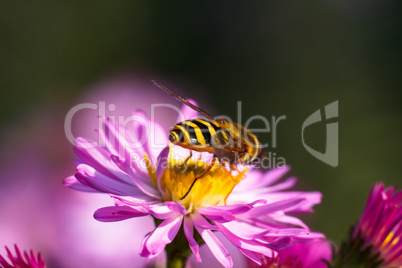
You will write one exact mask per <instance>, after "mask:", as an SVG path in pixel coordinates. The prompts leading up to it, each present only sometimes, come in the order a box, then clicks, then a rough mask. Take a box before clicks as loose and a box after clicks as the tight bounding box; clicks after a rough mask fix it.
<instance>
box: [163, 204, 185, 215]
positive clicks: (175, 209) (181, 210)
mask: <svg viewBox="0 0 402 268" xmlns="http://www.w3.org/2000/svg"><path fill="white" fill-rule="evenodd" d="M165 205H166V206H167V207H168V208H169V209H170V210H171V211H172V212H175V213H177V214H181V215H187V214H188V213H189V212H188V211H187V210H186V209H185V208H184V207H183V206H182V205H181V204H179V203H176V202H172V201H166V202H165Z"/></svg>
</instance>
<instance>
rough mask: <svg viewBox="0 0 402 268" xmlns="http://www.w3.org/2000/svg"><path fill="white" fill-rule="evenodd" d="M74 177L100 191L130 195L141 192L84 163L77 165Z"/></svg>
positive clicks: (131, 185)
mask: <svg viewBox="0 0 402 268" xmlns="http://www.w3.org/2000/svg"><path fill="white" fill-rule="evenodd" d="M75 177H76V178H77V180H79V181H80V182H81V183H82V184H85V185H86V186H89V187H92V188H94V189H96V190H98V191H100V192H105V193H112V194H116V195H132V196H135V195H141V194H142V192H141V191H140V190H139V189H138V188H137V187H135V186H134V185H133V184H127V183H122V182H120V181H116V180H114V179H112V178H110V177H108V176H106V175H104V174H102V173H100V172H99V171H97V170H95V169H94V168H93V167H91V166H88V165H85V164H81V165H78V166H77V174H76V175H75Z"/></svg>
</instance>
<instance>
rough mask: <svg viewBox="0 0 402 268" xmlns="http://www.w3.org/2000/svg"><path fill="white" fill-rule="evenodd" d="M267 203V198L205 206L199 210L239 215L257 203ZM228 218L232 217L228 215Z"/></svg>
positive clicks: (207, 213)
mask: <svg viewBox="0 0 402 268" xmlns="http://www.w3.org/2000/svg"><path fill="white" fill-rule="evenodd" d="M265 203H266V200H256V201H254V202H252V203H250V204H236V205H228V206H214V207H205V208H198V209H197V211H198V212H200V213H201V214H205V215H210V214H211V215H215V214H222V216H223V217H225V216H224V215H238V214H243V213H246V212H248V211H249V210H251V209H252V208H253V207H254V206H255V205H256V204H265ZM227 218H228V219H230V218H231V217H230V216H228V217H227Z"/></svg>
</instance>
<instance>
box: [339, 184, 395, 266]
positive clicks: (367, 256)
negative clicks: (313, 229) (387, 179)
mask: <svg viewBox="0 0 402 268" xmlns="http://www.w3.org/2000/svg"><path fill="white" fill-rule="evenodd" d="M401 220H402V191H396V187H390V188H387V189H385V186H384V184H383V183H377V184H375V185H374V186H373V187H372V188H371V190H370V193H369V196H368V199H367V203H366V206H365V208H364V210H363V214H362V216H361V217H360V219H359V221H358V223H357V224H356V226H354V227H352V228H351V230H350V233H349V237H348V239H347V240H346V241H344V242H343V243H342V245H341V248H340V250H339V253H338V255H337V256H336V258H335V259H334V261H333V267H344V266H342V265H345V264H350V265H354V266H358V265H365V266H364V267H402V224H401Z"/></svg>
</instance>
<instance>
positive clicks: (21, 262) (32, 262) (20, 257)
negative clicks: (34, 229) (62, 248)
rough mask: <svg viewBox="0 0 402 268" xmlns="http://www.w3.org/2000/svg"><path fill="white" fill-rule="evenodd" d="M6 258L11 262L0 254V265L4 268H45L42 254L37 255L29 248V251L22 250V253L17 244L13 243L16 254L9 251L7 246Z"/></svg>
mask: <svg viewBox="0 0 402 268" xmlns="http://www.w3.org/2000/svg"><path fill="white" fill-rule="evenodd" d="M5 248H6V251H7V255H8V259H9V260H10V261H11V264H10V263H9V262H7V261H6V259H5V258H4V257H3V256H1V255H0V267H2V268H3V267H4V268H45V267H46V265H45V262H44V261H43V259H42V255H41V254H40V253H38V255H37V256H35V254H34V253H33V251H32V250H31V251H30V252H27V251H24V253H23V254H22V253H21V251H20V250H19V248H18V247H17V245H14V248H15V253H16V256H14V255H13V254H12V253H11V251H10V250H9V249H8V248H7V247H5Z"/></svg>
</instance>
